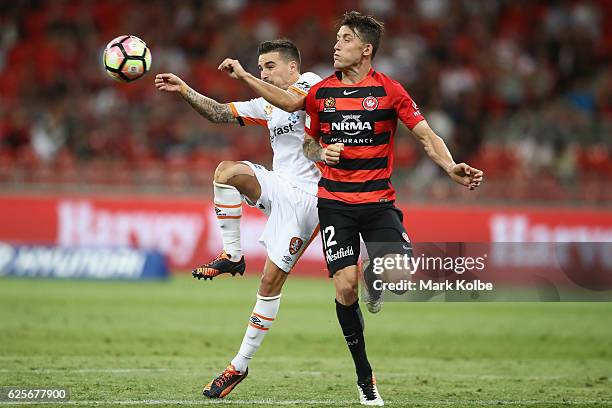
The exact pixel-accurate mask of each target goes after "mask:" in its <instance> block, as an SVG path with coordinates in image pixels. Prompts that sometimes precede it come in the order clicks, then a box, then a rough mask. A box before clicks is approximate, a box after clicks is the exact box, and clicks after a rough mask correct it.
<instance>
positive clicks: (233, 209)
mask: <svg viewBox="0 0 612 408" xmlns="http://www.w3.org/2000/svg"><path fill="white" fill-rule="evenodd" d="M213 190H214V202H215V213H216V216H217V225H219V228H220V229H221V237H222V239H223V251H222V252H221V253H220V254H219V255H218V256H217V257H216V258H215V259H213V260H212V261H210V262H208V263H205V264H204V265H202V266H200V267H198V268H196V269H194V270H193V272H192V275H193V277H195V278H198V279H202V278H204V279H212V278H214V277H215V276H217V275H220V274H222V273H231V274H232V275H235V274H237V273H239V274H240V275H242V274H243V273H244V270H245V267H246V265H245V262H244V257H243V256H242V246H241V243H240V219H241V218H242V197H241V194H242V195H244V196H246V197H247V198H248V199H249V200H251V201H252V202H256V201H257V200H258V199H259V197H260V195H261V186H260V185H259V182H258V181H257V177H255V173H253V170H252V169H251V168H250V167H249V166H248V165H246V164H244V163H242V162H233V161H222V162H221V163H220V164H219V166H217V169H216V170H215V176H214V182H213Z"/></svg>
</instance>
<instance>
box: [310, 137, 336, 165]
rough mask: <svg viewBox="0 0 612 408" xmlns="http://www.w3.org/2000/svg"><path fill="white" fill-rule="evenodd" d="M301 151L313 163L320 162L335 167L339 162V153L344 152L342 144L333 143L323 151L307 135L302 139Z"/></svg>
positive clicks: (317, 143)
mask: <svg viewBox="0 0 612 408" xmlns="http://www.w3.org/2000/svg"><path fill="white" fill-rule="evenodd" d="M302 149H303V150H304V156H306V157H307V158H309V159H310V160H312V161H314V162H320V161H322V162H325V164H327V165H328V166H335V165H336V164H338V163H339V162H340V153H341V152H342V151H343V150H344V144H342V143H334V144H332V145H329V146H327V147H326V148H325V149H324V148H323V147H321V145H320V144H319V142H317V141H316V140H314V139H313V138H312V137H310V136H308V135H307V136H305V137H304V144H303V145H302Z"/></svg>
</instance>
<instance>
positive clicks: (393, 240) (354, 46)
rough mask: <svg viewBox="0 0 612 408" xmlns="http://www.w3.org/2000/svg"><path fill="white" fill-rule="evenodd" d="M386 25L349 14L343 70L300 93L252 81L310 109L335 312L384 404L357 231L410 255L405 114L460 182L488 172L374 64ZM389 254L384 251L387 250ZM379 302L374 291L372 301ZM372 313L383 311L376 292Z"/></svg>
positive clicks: (284, 102)
mask: <svg viewBox="0 0 612 408" xmlns="http://www.w3.org/2000/svg"><path fill="white" fill-rule="evenodd" d="M382 31H383V25H382V23H380V22H379V21H377V20H376V19H375V18H373V17H371V16H365V15H362V14H361V13H358V12H356V11H352V12H348V13H346V14H345V15H344V17H343V20H342V22H341V23H340V29H339V31H338V34H337V40H336V44H335V46H334V68H335V69H336V72H335V73H334V74H333V75H331V76H330V77H328V78H326V79H323V81H321V82H319V83H318V84H316V85H314V86H313V87H312V88H311V89H310V91H309V92H308V95H307V96H306V97H305V98H304V97H300V96H296V95H293V94H290V93H288V92H283V91H282V90H278V89H275V88H273V87H271V86H269V84H264V83H254V84H253V83H249V84H248V85H249V86H251V87H252V88H253V89H254V90H255V91H257V92H258V93H259V94H260V95H261V96H263V97H264V98H265V99H266V100H268V102H270V103H272V104H273V105H276V106H277V107H279V108H281V109H283V110H285V111H288V112H292V111H295V110H298V109H303V108H304V106H305V108H306V119H305V130H306V133H307V134H308V135H309V136H310V137H306V138H305V140H304V146H303V148H304V154H305V155H306V156H307V157H308V158H310V159H311V160H314V161H317V162H321V165H322V177H321V180H320V182H319V191H318V212H319V221H320V226H321V236H322V239H323V247H324V250H325V258H326V262H327V267H328V270H329V274H330V276H332V277H333V280H334V285H335V287H336V314H337V317H338V321H339V323H340V326H341V327H342V332H343V334H344V337H345V340H346V342H347V345H348V347H349V350H350V352H351V355H352V357H353V360H354V363H355V368H356V371H357V385H358V391H359V395H360V402H361V403H362V404H364V405H383V404H384V402H383V400H382V398H381V397H380V395H379V393H378V389H377V387H376V381H375V379H374V376H373V375H372V369H371V366H370V363H369V362H368V359H367V355H366V350H365V341H364V336H363V317H362V315H361V311H360V308H359V303H358V298H357V287H358V260H359V250H360V245H359V236H360V235H361V236H362V238H363V240H364V242H365V243H366V247H367V249H368V253H369V255H370V258H374V257H378V256H384V255H387V254H385V253H380V250H381V249H380V246H378V247H377V246H376V245H375V244H380V243H389V244H399V246H398V245H394V246H393V247H394V248H397V247H399V248H402V249H403V250H404V251H406V253H408V254H409V255H411V250H412V248H411V245H410V240H409V238H408V235H407V234H406V231H405V229H404V227H403V225H402V220H403V215H402V213H401V211H400V210H399V209H397V208H396V207H395V206H394V201H395V190H394V189H393V186H392V185H391V181H390V178H391V173H392V169H393V141H394V136H395V131H396V129H397V120H398V119H400V120H401V121H402V122H403V123H404V124H405V125H406V126H408V128H409V129H410V130H411V131H412V133H413V134H414V135H415V136H416V137H417V139H418V140H419V141H420V142H421V143H422V144H423V146H424V148H425V151H426V152H427V154H428V155H429V157H430V158H431V159H432V160H433V161H434V162H436V163H437V164H438V165H439V166H440V167H442V168H443V169H444V170H445V171H446V173H447V174H448V175H449V177H451V179H453V180H454V181H456V182H457V183H459V184H461V185H463V186H465V187H466V188H469V189H470V190H473V189H474V188H476V187H478V186H479V185H480V183H481V182H482V180H483V172H482V171H480V170H478V169H475V168H472V167H470V166H468V165H467V164H465V163H460V164H456V163H455V162H454V160H453V158H452V156H451V154H450V152H449V151H448V148H447V147H446V145H445V143H444V141H443V140H442V139H441V138H440V137H438V136H437V135H436V134H435V133H434V132H433V130H432V129H431V128H430V127H429V125H428V124H427V121H426V120H425V119H424V117H423V115H422V114H421V112H420V111H419V108H418V106H417V104H416V103H415V102H414V101H413V100H412V98H411V97H410V95H409V94H408V92H406V90H405V89H404V88H403V87H402V85H401V84H399V83H398V82H396V81H394V80H393V79H391V78H389V77H388V76H386V75H384V74H382V73H380V72H377V71H375V70H373V69H372V59H373V58H374V56H375V55H376V51H377V50H378V47H379V44H380V37H381V34H382ZM383 250H384V248H383ZM371 300H372V297H371ZM366 304H367V305H368V309H369V310H370V311H372V312H376V311H378V309H379V308H380V302H379V301H377V299H376V298H374V302H370V303H369V304H368V303H366Z"/></svg>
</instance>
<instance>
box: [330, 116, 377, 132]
mask: <svg viewBox="0 0 612 408" xmlns="http://www.w3.org/2000/svg"><path fill="white" fill-rule="evenodd" d="M360 117H361V115H342V122H340V123H338V122H332V124H331V130H339V131H341V132H344V134H345V135H348V136H354V135H356V134H359V133H360V132H362V131H364V130H372V125H371V124H370V122H362V121H361V120H359V118H360Z"/></svg>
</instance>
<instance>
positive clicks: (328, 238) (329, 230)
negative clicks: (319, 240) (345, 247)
mask: <svg viewBox="0 0 612 408" xmlns="http://www.w3.org/2000/svg"><path fill="white" fill-rule="evenodd" d="M321 233H322V234H323V247H324V248H325V249H328V248H329V247H332V246H334V245H336V244H337V243H338V242H336V240H335V239H334V235H336V230H335V228H334V226H333V225H330V226H329V227H325V229H324V230H321Z"/></svg>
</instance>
